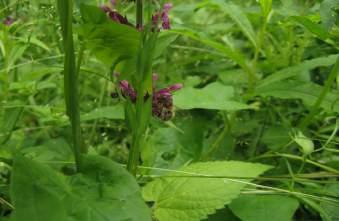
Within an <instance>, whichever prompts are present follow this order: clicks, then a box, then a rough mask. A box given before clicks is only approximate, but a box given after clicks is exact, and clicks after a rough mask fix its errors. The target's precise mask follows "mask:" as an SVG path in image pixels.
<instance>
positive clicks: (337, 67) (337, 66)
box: [299, 57, 339, 130]
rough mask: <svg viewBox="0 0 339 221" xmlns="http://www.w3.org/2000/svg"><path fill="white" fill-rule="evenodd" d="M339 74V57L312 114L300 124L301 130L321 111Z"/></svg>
mask: <svg viewBox="0 0 339 221" xmlns="http://www.w3.org/2000/svg"><path fill="white" fill-rule="evenodd" d="M338 73H339V57H338V58H337V61H336V63H335V65H334V67H333V69H332V71H331V73H330V76H329V77H328V78H327V80H326V82H325V86H324V89H323V90H322V92H321V94H320V96H319V97H318V99H317V101H316V102H315V104H314V105H313V107H312V109H311V111H310V113H309V114H308V115H307V116H306V117H305V118H304V120H303V121H302V122H301V123H300V124H299V128H300V129H301V130H304V129H305V128H306V127H307V126H308V125H309V124H310V123H311V121H312V119H313V118H314V116H315V115H316V114H317V113H318V109H319V107H320V105H321V104H322V102H323V101H324V99H325V97H326V95H327V93H328V92H329V90H330V89H331V85H332V83H333V82H334V80H335V79H336V77H337V75H338Z"/></svg>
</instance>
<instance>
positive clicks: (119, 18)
mask: <svg viewBox="0 0 339 221" xmlns="http://www.w3.org/2000/svg"><path fill="white" fill-rule="evenodd" d="M115 4H116V2H115V0H111V7H110V6H108V5H101V6H100V9H101V10H102V11H103V12H105V13H106V14H107V15H108V16H109V17H110V18H111V20H112V21H115V22H117V23H120V24H124V25H130V26H132V24H131V23H129V22H128V19H127V17H126V16H123V15H121V14H120V13H119V12H117V11H116V10H113V9H112V8H114V7H115Z"/></svg>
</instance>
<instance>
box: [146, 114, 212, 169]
mask: <svg viewBox="0 0 339 221" xmlns="http://www.w3.org/2000/svg"><path fill="white" fill-rule="evenodd" d="M205 123H206V121H204V120H203V119H199V118H195V119H194V120H193V119H184V120H180V122H178V123H177V124H176V125H175V126H176V127H178V128H179V129H177V128H159V129H157V130H155V131H154V133H153V134H152V135H150V137H149V139H148V140H147V143H146V145H145V147H144V148H142V153H141V156H142V160H143V165H144V166H152V167H158V168H168V169H178V168H179V167H182V166H183V165H185V164H186V163H187V162H190V161H192V160H198V159H199V158H200V156H201V153H202V147H203V137H204V132H205V130H206V125H205ZM164 173H165V172H164V171H157V170H152V171H149V174H164Z"/></svg>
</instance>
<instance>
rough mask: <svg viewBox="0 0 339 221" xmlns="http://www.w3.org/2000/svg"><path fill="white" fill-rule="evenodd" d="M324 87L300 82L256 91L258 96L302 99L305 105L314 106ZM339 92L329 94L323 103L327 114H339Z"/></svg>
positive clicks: (269, 86) (274, 84)
mask: <svg viewBox="0 0 339 221" xmlns="http://www.w3.org/2000/svg"><path fill="white" fill-rule="evenodd" d="M322 90H323V87H322V86H320V85H317V84H314V83H304V82H299V81H283V82H276V83H273V84H270V85H267V86H263V87H260V88H258V89H257V90H256V93H257V95H261V96H264V97H269V96H272V97H277V98H282V99H301V100H302V101H303V102H304V104H305V105H307V106H312V105H314V103H315V102H316V101H317V99H318V96H319V95H320V93H321V92H322ZM337 94H338V91H337V90H333V92H332V93H328V94H327V95H326V97H325V98H324V100H323V102H322V103H321V107H322V108H323V109H324V110H326V111H327V112H333V111H334V112H339V103H338V102H337V99H338V96H337Z"/></svg>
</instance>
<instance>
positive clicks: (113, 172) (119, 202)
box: [65, 156, 151, 221]
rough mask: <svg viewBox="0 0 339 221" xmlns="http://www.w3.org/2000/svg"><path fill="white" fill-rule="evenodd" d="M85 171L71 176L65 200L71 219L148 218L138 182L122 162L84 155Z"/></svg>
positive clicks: (112, 220) (117, 220) (134, 220)
mask: <svg viewBox="0 0 339 221" xmlns="http://www.w3.org/2000/svg"><path fill="white" fill-rule="evenodd" d="M83 170H84V172H83V173H82V174H77V175H74V176H73V177H71V178H70V185H71V188H72V194H73V197H71V198H70V199H69V201H68V202H65V203H67V207H68V213H69V214H70V216H71V218H72V219H70V220H72V221H73V220H74V221H126V220H130V221H151V214H150V210H149V208H148V207H147V205H146V204H145V202H144V201H143V199H142V197H141V193H140V189H139V186H138V184H137V183H136V181H135V179H134V178H133V176H132V175H131V174H130V173H128V172H127V171H126V170H125V169H124V168H123V167H122V166H120V165H118V164H116V163H114V162H113V161H111V160H109V159H107V158H104V157H99V156H87V157H86V158H84V168H83Z"/></svg>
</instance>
